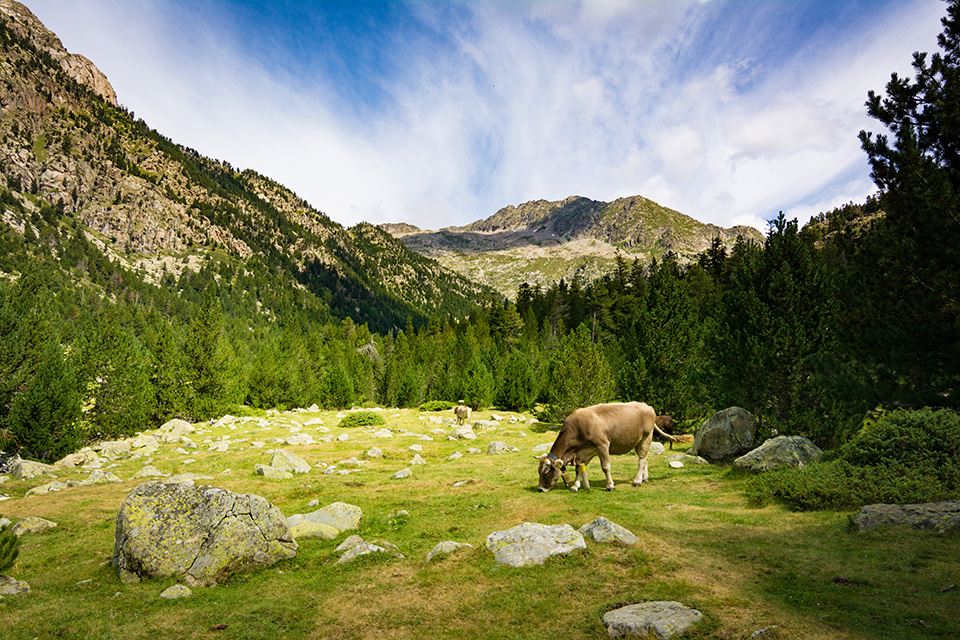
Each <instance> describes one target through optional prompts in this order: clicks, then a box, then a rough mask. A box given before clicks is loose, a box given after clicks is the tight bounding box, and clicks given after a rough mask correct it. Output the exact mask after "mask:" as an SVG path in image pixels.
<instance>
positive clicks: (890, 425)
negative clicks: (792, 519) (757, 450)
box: [745, 409, 960, 509]
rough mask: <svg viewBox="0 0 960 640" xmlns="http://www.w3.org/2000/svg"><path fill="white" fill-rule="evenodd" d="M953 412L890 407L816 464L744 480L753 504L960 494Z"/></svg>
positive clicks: (958, 436)
mask: <svg viewBox="0 0 960 640" xmlns="http://www.w3.org/2000/svg"><path fill="white" fill-rule="evenodd" d="M958 448H960V416H958V415H957V414H956V413H954V412H952V411H948V410H945V409H942V410H938V411H934V410H932V409H922V410H920V411H902V410H901V411H894V412H890V413H886V414H883V415H881V416H879V417H877V418H870V419H867V420H865V421H864V424H863V427H862V428H861V429H860V431H859V433H858V434H857V435H856V436H854V438H853V439H852V440H850V441H849V442H848V443H847V444H845V445H843V446H842V447H841V448H840V449H839V450H837V451H836V452H835V453H833V454H832V455H829V456H827V457H826V459H825V460H824V461H823V462H821V463H819V464H814V465H811V466H809V467H805V468H799V469H792V468H791V469H781V470H779V471H776V472H770V473H766V474H763V475H760V476H757V477H755V478H752V479H751V480H749V481H748V482H747V484H746V486H745V492H746V494H747V497H748V498H749V499H750V500H751V502H754V503H756V504H762V503H764V502H766V501H768V500H770V499H774V498H777V499H780V500H783V501H785V502H787V503H789V504H792V505H794V506H796V507H797V508H799V509H856V508H858V507H861V506H863V505H865V504H875V503H889V504H911V503H920V502H938V501H942V500H949V499H955V498H956V495H957V493H958V492H960V459H958V456H957V455H956V451H957V450H958Z"/></svg>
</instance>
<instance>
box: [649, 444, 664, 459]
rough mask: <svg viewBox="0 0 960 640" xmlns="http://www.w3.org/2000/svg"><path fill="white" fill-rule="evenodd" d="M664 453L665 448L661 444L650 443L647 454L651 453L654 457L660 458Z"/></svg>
mask: <svg viewBox="0 0 960 640" xmlns="http://www.w3.org/2000/svg"><path fill="white" fill-rule="evenodd" d="M664 451H666V448H665V447H664V446H663V443H662V442H651V443H650V451H649V452H648V453H652V454H653V455H655V456H661V455H663V452H664Z"/></svg>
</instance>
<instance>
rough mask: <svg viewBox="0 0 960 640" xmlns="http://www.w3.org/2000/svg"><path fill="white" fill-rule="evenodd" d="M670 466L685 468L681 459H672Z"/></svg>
mask: <svg viewBox="0 0 960 640" xmlns="http://www.w3.org/2000/svg"><path fill="white" fill-rule="evenodd" d="M670 466H671V467H673V468H674V469H683V463H682V462H680V461H679V460H671V461H670Z"/></svg>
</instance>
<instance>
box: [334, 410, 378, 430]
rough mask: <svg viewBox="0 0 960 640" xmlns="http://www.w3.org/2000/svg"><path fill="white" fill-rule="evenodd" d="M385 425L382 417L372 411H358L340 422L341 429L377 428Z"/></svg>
mask: <svg viewBox="0 0 960 640" xmlns="http://www.w3.org/2000/svg"><path fill="white" fill-rule="evenodd" d="M385 424H387V421H386V420H384V419H383V416H381V415H380V414H379V413H375V412H373V411H358V412H357V413H351V414H350V415H348V416H346V417H344V418H343V419H341V420H340V426H341V427H379V426H382V425H385Z"/></svg>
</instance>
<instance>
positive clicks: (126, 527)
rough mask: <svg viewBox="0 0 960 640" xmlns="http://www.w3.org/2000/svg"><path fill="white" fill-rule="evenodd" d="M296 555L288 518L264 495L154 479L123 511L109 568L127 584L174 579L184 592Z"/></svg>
mask: <svg viewBox="0 0 960 640" xmlns="http://www.w3.org/2000/svg"><path fill="white" fill-rule="evenodd" d="M296 555H297V543H296V542H295V541H294V540H293V537H292V536H291V535H290V529H289V528H288V527H287V521H286V518H284V517H283V514H282V513H281V512H280V510H279V509H278V508H277V507H275V506H273V505H272V504H270V503H269V502H268V501H267V500H266V499H264V498H262V497H261V496H258V495H253V494H237V493H234V492H232V491H228V490H226V489H222V488H219V487H213V486H209V485H200V486H196V487H194V486H191V485H187V484H171V483H163V482H156V481H152V482H145V483H143V484H141V485H138V486H137V487H136V488H134V489H133V491H131V492H130V493H129V494H128V495H127V497H126V499H124V501H123V504H121V505H120V510H119V512H118V513H117V528H116V536H115V541H114V551H113V559H112V564H113V566H114V567H116V569H117V570H118V572H119V574H120V579H121V581H123V582H124V583H131V582H137V581H139V580H140V578H142V577H152V576H178V577H182V578H183V579H184V581H185V582H186V583H187V585H189V586H197V585H201V586H214V585H216V583H217V582H218V581H219V580H222V579H223V578H225V577H227V576H229V575H230V574H232V573H234V572H236V571H240V570H243V569H247V568H252V567H261V566H266V565H269V564H273V563H274V562H276V561H278V560H282V559H285V558H293V557H295V556H296Z"/></svg>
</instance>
